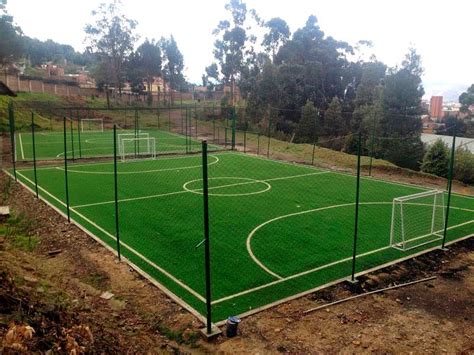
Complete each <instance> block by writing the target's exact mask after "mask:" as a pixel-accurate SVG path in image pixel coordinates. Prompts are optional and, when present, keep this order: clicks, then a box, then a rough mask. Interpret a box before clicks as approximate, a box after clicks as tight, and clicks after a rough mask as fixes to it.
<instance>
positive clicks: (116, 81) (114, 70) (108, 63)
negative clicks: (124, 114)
mask: <svg viewBox="0 0 474 355" xmlns="http://www.w3.org/2000/svg"><path fill="white" fill-rule="evenodd" d="M120 6H121V3H120V1H119V0H114V1H113V2H111V3H109V4H105V3H102V4H100V5H99V7H98V9H97V10H95V11H93V12H92V15H93V17H94V19H95V22H94V23H93V24H88V25H86V27H85V28H84V31H85V32H86V41H87V42H88V49H89V50H90V51H91V52H93V53H96V54H97V55H98V57H99V58H100V60H101V62H102V64H101V65H102V67H106V68H107V69H106V70H102V73H103V74H105V75H106V76H105V78H103V80H104V82H105V84H106V85H107V86H108V85H110V84H113V85H115V89H116V90H118V91H119V93H121V91H122V86H123V81H124V76H125V64H126V61H127V60H128V58H129V57H130V55H131V54H132V53H133V46H134V44H135V42H136V41H137V39H138V37H137V36H136V35H135V34H134V30H135V28H136V26H137V22H136V21H134V20H131V19H129V18H127V17H126V16H125V15H124V14H122V13H121V8H120Z"/></svg>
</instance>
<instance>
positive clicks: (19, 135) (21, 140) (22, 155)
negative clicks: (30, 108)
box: [18, 133, 25, 160]
mask: <svg viewBox="0 0 474 355" xmlns="http://www.w3.org/2000/svg"><path fill="white" fill-rule="evenodd" d="M18 139H19V140H20V152H21V159H23V160H25V152H24V151H23V139H21V133H18Z"/></svg>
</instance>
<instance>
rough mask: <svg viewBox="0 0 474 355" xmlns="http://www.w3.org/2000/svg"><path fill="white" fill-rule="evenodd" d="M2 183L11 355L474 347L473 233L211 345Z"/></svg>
mask: <svg viewBox="0 0 474 355" xmlns="http://www.w3.org/2000/svg"><path fill="white" fill-rule="evenodd" d="M0 187H1V191H0V202H1V203H0V205H9V206H10V207H11V209H12V214H13V218H11V219H10V220H9V221H8V223H0V349H1V350H2V351H3V352H4V353H18V352H20V353H21V352H24V353H31V352H48V351H49V350H52V351H53V352H54V353H76V354H79V353H163V352H173V353H180V352H186V353H208V352H221V353H236V352H239V353H240V352H252V353H261V354H264V353H275V352H285V353H317V352H321V353H340V352H342V353H354V352H357V353H368V352H375V353H441V352H445V353H458V354H470V353H474V311H473V310H474V238H471V239H468V240H465V241H463V242H460V243H457V244H456V245H452V246H450V248H449V250H447V251H441V250H438V251H435V252H432V253H430V254H426V255H424V256H420V257H418V258H415V259H412V260H409V261H406V262H404V263H402V264H399V265H396V266H391V267H389V268H386V269H383V270H381V271H378V272H377V273H374V274H370V275H368V276H365V277H362V278H361V279H360V282H359V283H358V284H357V285H352V284H340V285H336V286H333V287H330V288H327V289H324V290H322V291H320V292H316V293H313V294H311V295H308V296H305V297H303V298H300V299H297V300H294V301H291V302H288V303H285V304H282V305H279V306H277V307H274V308H272V309H270V310H267V311H264V312H261V313H259V314H256V315H253V316H250V317H247V318H244V319H243V321H242V323H241V325H240V327H239V335H238V336H237V337H235V338H232V339H228V338H226V337H225V335H222V336H220V337H219V338H217V339H216V340H214V341H213V342H210V343H207V342H205V341H204V340H202V339H201V338H200V336H199V328H200V327H202V324H201V323H200V322H199V321H198V320H197V319H196V318H195V317H194V316H192V315H191V314H189V313H188V312H187V311H186V310H184V309H183V308H182V307H180V306H179V305H177V304H176V303H174V302H173V301H172V300H170V299H169V298H168V297H167V296H165V295H164V294H163V293H162V292H161V291H160V290H159V289H157V288H156V287H155V286H153V285H152V284H151V283H149V282H148V281H147V280H145V279H143V278H142V277H141V276H140V275H138V274H137V273H136V272H134V271H133V270H131V269H130V268H129V267H128V266H127V265H126V264H124V263H117V260H116V258H115V257H114V256H113V255H112V254H111V253H110V252H109V251H107V250H106V249H105V248H103V247H102V246H100V245H99V244H98V243H97V242H95V241H94V240H93V239H91V238H90V237H89V236H87V235H86V234H85V233H84V232H82V231H81V230H80V229H79V228H77V227H75V226H74V225H70V224H68V223H67V222H66V221H65V219H64V218H63V217H61V216H60V215H58V214H57V213H56V212H54V211H53V210H52V209H51V208H50V207H48V206H47V205H46V204H45V203H43V202H42V201H38V200H36V199H35V198H34V197H33V195H32V194H31V193H29V192H28V191H26V190H25V189H23V188H21V186H20V185H18V184H15V183H12V182H11V180H10V179H9V178H8V177H6V175H4V174H3V173H2V174H1V175H0ZM428 276H436V279H434V280H431V281H428V282H423V283H418V284H415V285H411V286H407V287H403V288H399V289H396V290H391V291H386V292H382V293H375V294H372V295H367V296H364V297H360V298H358V299H356V300H352V301H348V302H345V303H341V304H339V305H335V306H331V307H329V308H325V309H321V310H318V311H315V312H312V313H309V314H306V315H305V314H303V311H305V310H307V309H310V308H312V307H315V306H318V305H322V304H325V303H328V302H332V301H335V300H339V299H342V298H345V297H349V296H353V295H357V294H361V293H364V292H367V291H371V290H377V289H381V288H384V287H387V286H391V285H394V284H398V283H404V282H408V281H413V280H418V279H422V278H426V277H428ZM106 291H108V292H110V293H112V294H113V297H111V298H110V299H104V298H101V295H102V296H104V295H103V293H104V292H106ZM106 298H107V297H106Z"/></svg>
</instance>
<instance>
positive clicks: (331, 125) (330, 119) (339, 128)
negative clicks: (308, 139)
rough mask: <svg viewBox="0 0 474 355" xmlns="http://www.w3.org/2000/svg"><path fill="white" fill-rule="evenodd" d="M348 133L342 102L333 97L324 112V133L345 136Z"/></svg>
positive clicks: (331, 135) (332, 135)
mask: <svg viewBox="0 0 474 355" xmlns="http://www.w3.org/2000/svg"><path fill="white" fill-rule="evenodd" d="M345 133H346V124H345V122H344V118H343V116H342V106H341V102H340V101H339V99H338V98H337V97H333V99H332V101H331V103H330V104H329V107H328V108H327V110H326V112H325V114H324V134H325V135H326V136H330V137H339V136H343V135H344V134H345Z"/></svg>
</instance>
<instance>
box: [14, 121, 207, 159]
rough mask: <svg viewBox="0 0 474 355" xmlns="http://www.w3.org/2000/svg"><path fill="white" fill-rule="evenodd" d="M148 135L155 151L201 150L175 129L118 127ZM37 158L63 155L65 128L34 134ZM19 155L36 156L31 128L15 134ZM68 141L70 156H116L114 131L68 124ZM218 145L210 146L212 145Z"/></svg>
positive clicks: (124, 133) (125, 133) (119, 132)
mask: <svg viewBox="0 0 474 355" xmlns="http://www.w3.org/2000/svg"><path fill="white" fill-rule="evenodd" d="M135 135H137V136H140V135H146V136H147V137H152V138H155V139H156V152H157V154H160V153H181V154H184V153H186V152H192V151H198V150H200V149H201V143H200V142H199V141H198V140H195V139H191V138H189V137H186V136H183V135H178V134H174V133H172V132H166V131H158V130H156V129H149V130H147V129H143V130H140V131H139V132H134V131H133V130H125V129H118V130H117V136H118V137H120V136H129V137H134V136H135ZM34 139H35V148H36V159H37V160H49V159H64V134H63V132H50V131H38V132H36V133H35V135H34ZM15 142H16V149H15V153H16V159H17V160H25V161H28V160H32V159H33V135H32V133H31V132H22V133H17V134H16V135H15ZM66 145H67V155H68V158H88V157H94V158H95V157H100V156H103V157H107V156H108V157H111V156H113V154H114V152H113V132H112V130H108V131H104V132H87V131H86V132H80V131H78V130H73V131H72V133H71V131H70V130H69V129H68V127H67V128H66ZM213 148H215V147H211V149H213Z"/></svg>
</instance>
